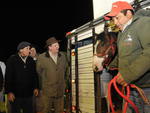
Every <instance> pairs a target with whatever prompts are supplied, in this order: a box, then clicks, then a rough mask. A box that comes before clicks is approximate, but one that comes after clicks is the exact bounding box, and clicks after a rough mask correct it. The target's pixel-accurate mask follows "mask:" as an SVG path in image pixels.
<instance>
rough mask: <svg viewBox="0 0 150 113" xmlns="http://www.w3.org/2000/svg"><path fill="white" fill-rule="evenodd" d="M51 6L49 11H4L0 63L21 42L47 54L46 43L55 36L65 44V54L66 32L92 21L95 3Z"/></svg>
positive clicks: (0, 17)
mask: <svg viewBox="0 0 150 113" xmlns="http://www.w3.org/2000/svg"><path fill="white" fill-rule="evenodd" d="M64 1H65V0H62V2H61V1H59V3H52V4H50V5H49V7H50V8H1V10H0V37H1V38H0V39H1V41H0V42H1V43H0V53H1V54H0V60H2V61H6V60H7V58H8V57H9V56H10V55H12V54H14V53H15V52H16V48H17V45H18V43H19V42H21V41H29V42H31V43H32V44H35V45H37V46H38V47H39V52H40V53H41V52H43V51H44V45H45V41H46V40H47V39H48V37H51V36H55V37H56V38H57V39H59V40H62V41H61V43H60V45H61V46H60V47H61V48H60V50H61V51H66V45H67V39H66V37H65V34H66V32H68V31H71V30H73V29H75V28H77V27H80V26H81V25H83V24H85V23H87V22H89V21H91V20H92V19H93V9H92V7H93V6H92V0H74V1H71V2H67V1H65V2H64Z"/></svg>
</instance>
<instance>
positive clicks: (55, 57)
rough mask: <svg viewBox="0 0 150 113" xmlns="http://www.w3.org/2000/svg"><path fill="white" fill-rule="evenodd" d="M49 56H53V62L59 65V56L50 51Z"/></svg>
mask: <svg viewBox="0 0 150 113" xmlns="http://www.w3.org/2000/svg"><path fill="white" fill-rule="evenodd" d="M49 54H50V56H51V58H52V59H53V61H54V62H55V63H56V64H57V57H58V54H56V55H55V54H53V53H52V52H50V51H49Z"/></svg>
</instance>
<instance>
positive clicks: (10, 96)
mask: <svg viewBox="0 0 150 113" xmlns="http://www.w3.org/2000/svg"><path fill="white" fill-rule="evenodd" d="M7 97H8V100H9V101H11V102H14V100H15V95H14V94H13V93H8V95H7Z"/></svg>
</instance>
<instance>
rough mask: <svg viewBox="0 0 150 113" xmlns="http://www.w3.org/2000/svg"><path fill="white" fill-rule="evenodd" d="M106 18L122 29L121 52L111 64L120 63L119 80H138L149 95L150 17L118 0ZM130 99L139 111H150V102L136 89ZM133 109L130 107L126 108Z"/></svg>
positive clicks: (128, 81)
mask: <svg viewBox="0 0 150 113" xmlns="http://www.w3.org/2000/svg"><path fill="white" fill-rule="evenodd" d="M105 19H112V20H113V21H114V23H115V25H116V26H117V27H118V28H119V29H120V32H119V35H118V41H117V46H118V55H117V57H116V59H115V60H114V61H113V62H112V64H111V65H110V67H114V66H118V69H119V72H118V76H119V78H118V79H117V82H118V84H120V85H123V86H127V85H128V84H130V83H132V84H135V85H137V86H138V87H140V88H142V89H143V91H144V92H145V95H146V96H147V97H148V98H149V99H150V32H149V30H150V18H149V17H147V16H136V15H134V10H133V7H132V6H131V5H130V4H129V3H127V2H125V1H117V2H115V3H113V4H112V9H111V11H110V12H109V13H108V14H107V15H106V16H105ZM116 64H117V65H116ZM131 99H132V100H133V102H134V103H135V104H136V106H137V107H138V108H139V113H150V106H148V105H147V104H145V103H144V101H143V100H142V99H141V98H140V96H139V93H138V92H137V91H135V90H131ZM133 112H134V111H133V109H132V108H131V107H130V108H129V109H128V111H127V113H133Z"/></svg>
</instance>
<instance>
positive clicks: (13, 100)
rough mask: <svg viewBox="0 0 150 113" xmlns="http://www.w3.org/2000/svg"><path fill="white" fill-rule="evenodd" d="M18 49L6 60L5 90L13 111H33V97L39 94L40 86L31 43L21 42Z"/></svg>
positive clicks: (19, 112) (18, 112)
mask: <svg viewBox="0 0 150 113" xmlns="http://www.w3.org/2000/svg"><path fill="white" fill-rule="evenodd" d="M17 51H18V53H17V54H14V55H12V56H10V57H9V58H8V60H7V62H6V77H5V92H6V94H7V95H8V100H9V101H10V104H11V113H33V104H32V97H33V94H34V95H36V96H37V95H38V87H39V86H38V76H37V73H36V65H35V61H34V60H33V59H32V57H30V56H29V53H30V43H29V42H26V41H23V42H21V43H19V45H18V46H17ZM21 111H22V112H21Z"/></svg>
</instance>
